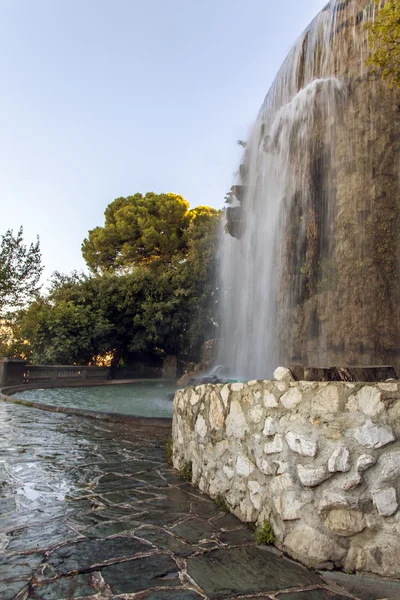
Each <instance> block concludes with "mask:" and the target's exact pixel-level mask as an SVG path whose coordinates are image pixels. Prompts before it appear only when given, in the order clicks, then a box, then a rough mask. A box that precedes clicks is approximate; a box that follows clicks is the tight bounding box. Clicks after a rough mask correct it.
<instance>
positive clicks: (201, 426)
mask: <svg viewBox="0 0 400 600" xmlns="http://www.w3.org/2000/svg"><path fill="white" fill-rule="evenodd" d="M194 428H195V430H196V433H197V434H198V435H199V436H200V437H202V438H204V437H206V435H207V424H206V422H205V420H204V418H203V417H202V415H199V416H198V417H197V421H196V425H195V427H194Z"/></svg>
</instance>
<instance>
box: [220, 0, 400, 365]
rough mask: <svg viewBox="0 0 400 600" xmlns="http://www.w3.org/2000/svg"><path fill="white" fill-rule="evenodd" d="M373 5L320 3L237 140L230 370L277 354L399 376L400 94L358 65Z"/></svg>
mask: <svg viewBox="0 0 400 600" xmlns="http://www.w3.org/2000/svg"><path fill="white" fill-rule="evenodd" d="M372 16H373V3H370V2H366V1H365V0H354V1H349V2H338V1H336V0H334V1H333V2H331V3H330V4H329V5H328V6H327V7H326V9H324V11H322V13H321V14H320V15H319V16H318V17H317V18H316V19H315V21H314V22H313V23H312V24H311V26H310V28H309V29H308V30H307V31H306V32H305V33H304V34H303V36H301V38H300V39H299V40H298V41H297V42H296V45H295V46H294V48H293V49H292V51H291V53H290V55H289V56H288V58H287V60H286V61H285V63H284V65H283V66H282V69H281V71H280V73H279V74H278V76H277V78H276V80H275V82H274V84H273V86H272V88H271V90H270V92H269V93H268V95H267V97H266V100H265V103H264V106H263V107H262V109H261V111H260V115H259V119H258V121H257V123H256V124H255V126H254V130H253V133H252V136H251V138H250V140H249V143H248V146H247V148H246V153H245V158H244V162H243V167H242V169H241V172H242V173H243V174H244V175H243V177H242V180H241V182H240V183H241V184H243V185H244V186H245V187H246V190H247V193H246V195H245V197H244V200H243V202H242V204H241V218H242V227H241V229H242V233H241V235H240V239H239V240H238V241H236V240H235V241H234V242H233V243H232V242H230V243H229V244H227V243H226V242H224V244H225V247H224V250H223V271H224V275H223V279H224V284H225V289H226V290H230V293H227V294H226V296H225V302H226V305H227V307H226V311H224V312H225V314H227V315H228V316H227V318H226V319H225V322H224V324H223V337H224V339H225V340H228V342H227V343H225V348H223V349H222V351H221V356H220V360H221V362H225V363H227V364H233V365H234V370H236V372H238V374H240V375H242V376H243V375H244V376H246V377H259V376H268V374H269V373H268V372H270V371H271V369H272V368H273V367H274V366H276V364H277V363H286V364H290V363H302V364H313V365H316V366H318V365H325V364H340V365H350V364H393V365H394V366H395V368H396V369H397V371H398V373H399V374H400V318H399V317H400V303H399V298H400V265H399V257H400V252H399V250H400V248H399V245H400V235H399V234H400V171H399V167H400V92H399V90H391V89H390V88H389V85H388V84H387V83H385V82H383V81H382V80H381V78H380V75H379V74H374V73H372V72H371V71H370V70H369V69H368V68H367V67H366V66H365V62H366V59H367V57H368V53H369V48H368V37H367V32H366V30H365V22H366V21H368V20H369V19H371V18H372ZM263 223H264V225H263ZM266 223H268V226H266V225H265V224H266ZM226 237H229V236H226ZM260 239H261V241H260ZM228 246H229V248H228ZM232 264H234V265H235V269H233V268H232V266H231V265H232ZM239 269H240V270H241V271H243V272H246V275H245V276H244V277H242V278H240V284H235V281H234V274H235V272H236V273H237V271H238V270H239ZM232 275H233V276H232ZM260 280H264V281H265V285H260ZM244 284H245V285H244ZM242 288H244V290H245V291H242ZM250 288H252V290H253V291H252V292H251V293H252V294H253V298H252V299H251V300H249V299H248V298H247V299H246V297H245V295H246V294H248V293H250V292H249V291H248V290H249V289H250ZM232 290H233V291H232ZM246 290H247V291H246ZM268 295H269V297H270V300H266V298H267V296H268ZM263 298H264V300H263ZM271 298H272V299H271ZM263 311H268V316H265V315H263ZM237 323H239V325H238V324H237ZM240 323H243V329H242V330H241V325H240ZM260 329H261V330H262V333H260V331H259V330H260ZM230 332H231V333H230ZM246 332H247V333H246ZM247 334H248V335H250V337H252V339H251V340H250V341H249V345H248V348H247V350H245V351H244V352H243V348H238V347H237V341H236V342H235V339H234V338H235V336H236V338H237V337H238V336H239V338H240V339H241V341H240V344H241V346H242V345H243V343H244V344H245V345H246V342H243V338H244V337H245V336H246V335H247ZM235 344H236V346H235ZM232 348H233V349H232ZM253 349H255V352H253ZM246 356H247V359H246V358H245V357H246ZM260 356H261V359H260ZM254 364H255V365H256V367H255V368H253V367H252V365H254Z"/></svg>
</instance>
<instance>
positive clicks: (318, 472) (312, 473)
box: [297, 465, 333, 487]
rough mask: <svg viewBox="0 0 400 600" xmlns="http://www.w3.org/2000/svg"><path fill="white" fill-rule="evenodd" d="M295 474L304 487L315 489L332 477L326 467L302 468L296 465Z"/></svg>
mask: <svg viewBox="0 0 400 600" xmlns="http://www.w3.org/2000/svg"><path fill="white" fill-rule="evenodd" d="M297 473H298V476H299V479H300V481H301V483H302V484H303V485H304V486H305V487H315V486H317V485H319V484H320V483H322V482H323V481H325V480H326V479H329V477H332V475H333V473H329V471H328V470H327V469H326V467H303V465H297Z"/></svg>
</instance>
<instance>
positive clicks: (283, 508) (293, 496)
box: [272, 490, 304, 521]
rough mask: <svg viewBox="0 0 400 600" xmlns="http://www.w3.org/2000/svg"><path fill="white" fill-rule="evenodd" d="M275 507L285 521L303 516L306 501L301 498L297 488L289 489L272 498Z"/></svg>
mask: <svg viewBox="0 0 400 600" xmlns="http://www.w3.org/2000/svg"><path fill="white" fill-rule="evenodd" d="M272 501H273V503H274V507H275V510H276V512H277V513H278V515H279V516H280V517H281V519H282V520H283V521H294V520H295V519H300V518H301V509H302V508H303V506H304V503H303V502H301V500H300V498H299V493H298V491H296V490H289V491H287V492H284V493H283V494H279V495H278V496H275V497H274V498H272Z"/></svg>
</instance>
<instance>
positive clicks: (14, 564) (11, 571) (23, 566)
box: [0, 554, 44, 582]
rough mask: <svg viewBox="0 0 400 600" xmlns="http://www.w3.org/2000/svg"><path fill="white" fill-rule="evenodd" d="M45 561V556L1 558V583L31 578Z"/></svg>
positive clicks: (29, 555) (26, 555) (32, 555)
mask: <svg viewBox="0 0 400 600" xmlns="http://www.w3.org/2000/svg"><path fill="white" fill-rule="evenodd" d="M43 559H44V554H25V555H24V554H22V555H18V554H17V555H14V556H0V581H3V582H4V581H7V580H10V579H23V578H25V577H30V576H31V575H32V572H33V571H35V570H36V569H37V568H38V566H39V565H40V563H41V562H42V561H43Z"/></svg>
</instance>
